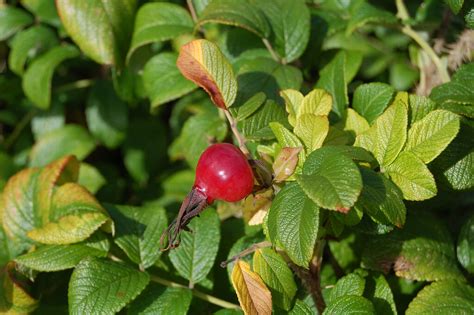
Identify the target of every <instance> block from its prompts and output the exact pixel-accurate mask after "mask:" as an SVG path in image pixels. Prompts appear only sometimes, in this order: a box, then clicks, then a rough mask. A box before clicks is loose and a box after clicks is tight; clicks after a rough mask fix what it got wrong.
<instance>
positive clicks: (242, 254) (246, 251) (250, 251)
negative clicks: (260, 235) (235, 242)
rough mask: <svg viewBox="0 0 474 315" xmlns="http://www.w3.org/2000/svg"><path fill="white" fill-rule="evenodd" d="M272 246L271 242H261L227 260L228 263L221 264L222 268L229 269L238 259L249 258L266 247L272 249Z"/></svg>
mask: <svg viewBox="0 0 474 315" xmlns="http://www.w3.org/2000/svg"><path fill="white" fill-rule="evenodd" d="M271 246H272V243H270V242H268V241H263V242H260V243H255V244H253V245H252V246H250V247H249V248H247V249H244V250H243V251H241V252H240V253H238V254H237V255H235V256H233V257H232V258H230V259H227V260H226V261H223V262H221V267H222V268H225V267H227V265H228V264H230V263H231V262H233V261H236V260H237V259H240V258H242V257H245V256H247V255H250V254H251V253H253V252H255V251H256V250H257V249H260V248H265V247H271Z"/></svg>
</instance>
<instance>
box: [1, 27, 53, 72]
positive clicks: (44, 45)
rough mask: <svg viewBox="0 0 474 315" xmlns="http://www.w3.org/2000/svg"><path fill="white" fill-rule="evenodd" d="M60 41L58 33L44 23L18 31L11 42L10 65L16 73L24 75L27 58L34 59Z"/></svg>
mask: <svg viewBox="0 0 474 315" xmlns="http://www.w3.org/2000/svg"><path fill="white" fill-rule="evenodd" d="M58 43H59V41H58V39H57V37H56V34H55V33H54V32H53V31H52V30H51V29H50V28H48V27H45V26H42V25H38V26H33V27H30V28H28V29H26V30H24V31H21V32H18V33H17V34H16V35H15V37H14V38H13V39H12V41H11V44H10V47H11V51H10V54H9V55H8V67H9V68H10V70H11V71H13V72H15V73H16V74H18V75H22V74H23V71H24V67H25V64H26V61H27V59H32V57H34V56H36V55H39V54H41V53H42V52H43V51H45V50H47V49H49V48H51V47H53V46H56V45H57V44H58Z"/></svg>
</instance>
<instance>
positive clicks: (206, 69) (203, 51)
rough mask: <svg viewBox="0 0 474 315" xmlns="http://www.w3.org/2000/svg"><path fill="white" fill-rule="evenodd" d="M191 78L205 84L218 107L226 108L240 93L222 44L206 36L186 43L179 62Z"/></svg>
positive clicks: (178, 64) (182, 71)
mask: <svg viewBox="0 0 474 315" xmlns="http://www.w3.org/2000/svg"><path fill="white" fill-rule="evenodd" d="M176 65H177V66H178V69H179V70H180V71H181V73H182V74H183V75H184V76H185V77H186V78H187V79H188V80H191V81H193V82H194V83H196V84H197V85H199V86H200V87H202V88H203V89H204V90H205V91H206V92H207V93H208V94H209V96H210V97H211V99H212V101H213V102H214V104H216V106H217V107H220V108H223V109H226V108H228V107H230V106H232V104H233V103H234V101H235V98H236V96H237V81H236V79H235V77H234V71H233V70H232V66H231V65H230V63H229V61H228V60H227V59H226V57H225V56H224V55H223V54H222V52H221V50H220V49H219V47H218V46H217V45H216V44H214V43H213V42H210V41H208V40H205V39H197V40H193V41H192V42H189V43H187V44H186V45H184V46H182V47H181V49H180V53H179V57H178V60H177V62H176Z"/></svg>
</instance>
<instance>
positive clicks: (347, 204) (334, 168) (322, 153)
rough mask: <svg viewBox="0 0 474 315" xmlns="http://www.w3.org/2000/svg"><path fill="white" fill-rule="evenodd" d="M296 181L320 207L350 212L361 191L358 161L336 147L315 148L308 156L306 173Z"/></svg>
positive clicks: (304, 170)
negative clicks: (355, 161) (354, 160)
mask: <svg viewBox="0 0 474 315" xmlns="http://www.w3.org/2000/svg"><path fill="white" fill-rule="evenodd" d="M296 180H297V181H298V184H299V185H300V186H301V188H302V189H303V190H304V192H305V193H306V195H308V197H310V198H311V199H312V200H313V201H314V202H315V203H316V204H318V205H319V206H321V207H323V208H326V209H330V210H336V211H340V212H344V213H347V211H349V209H350V208H351V207H352V206H353V205H354V203H355V202H356V200H357V198H358V197H359V194H360V192H361V190H362V178H361V175H360V172H359V169H358V168H357V166H356V164H355V163H354V162H353V161H352V160H351V159H350V158H348V157H347V156H346V155H344V154H342V153H341V152H340V151H339V150H337V149H335V148H333V147H323V148H320V149H318V150H316V151H313V152H312V153H311V154H310V155H309V156H308V157H307V159H306V161H305V163H304V166H303V174H302V175H297V176H296Z"/></svg>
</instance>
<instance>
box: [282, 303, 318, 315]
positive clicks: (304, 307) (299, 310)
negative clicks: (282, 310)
mask: <svg viewBox="0 0 474 315" xmlns="http://www.w3.org/2000/svg"><path fill="white" fill-rule="evenodd" d="M288 314H289V315H313V314H314V313H313V310H312V309H311V307H309V306H308V304H306V303H304V302H303V301H301V300H296V302H295V306H294V307H293V309H292V310H291V311H289V312H288Z"/></svg>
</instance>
